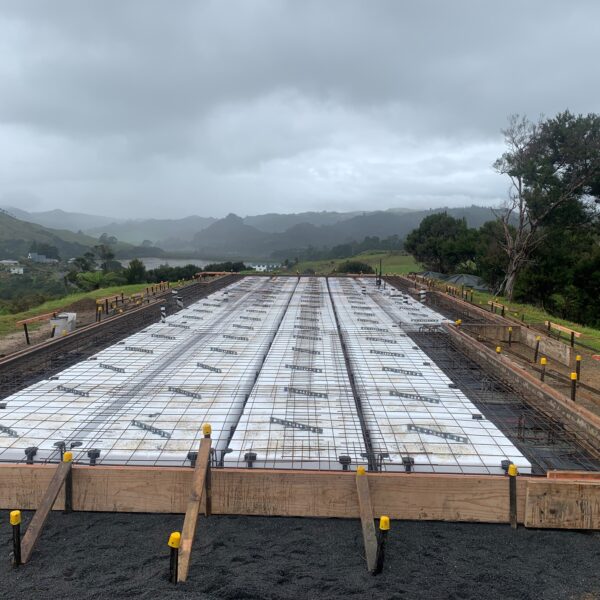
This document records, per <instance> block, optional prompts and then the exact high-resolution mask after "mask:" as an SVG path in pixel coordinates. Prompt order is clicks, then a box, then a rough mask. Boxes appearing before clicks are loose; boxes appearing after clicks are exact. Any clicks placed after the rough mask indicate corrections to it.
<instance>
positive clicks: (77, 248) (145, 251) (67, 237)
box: [0, 209, 165, 259]
mask: <svg viewBox="0 0 600 600" xmlns="http://www.w3.org/2000/svg"><path fill="white" fill-rule="evenodd" d="M23 212H24V211H23ZM32 242H39V243H44V244H50V245H51V246H55V247H56V248H58V252H59V254H60V256H61V258H74V257H76V256H81V255H82V254H84V253H85V252H87V251H88V250H91V248H93V246H95V245H97V244H98V243H99V242H98V238H94V237H92V236H89V235H85V234H81V233H74V232H73V231H67V230H66V229H51V228H49V227H42V226H41V225H38V224H37V223H30V222H28V221H22V220H21V219H17V218H15V217H14V216H13V215H11V214H9V213H8V212H6V211H4V210H2V209H0V259H6V258H8V259H18V258H23V257H25V256H27V254H28V253H29V250H30V247H31V244H32ZM113 248H114V251H115V255H116V258H133V257H142V256H158V257H162V256H164V254H165V253H164V251H163V250H162V249H160V248H141V247H137V246H134V245H132V244H127V243H124V242H118V243H117V244H115V245H114V246H113Z"/></svg>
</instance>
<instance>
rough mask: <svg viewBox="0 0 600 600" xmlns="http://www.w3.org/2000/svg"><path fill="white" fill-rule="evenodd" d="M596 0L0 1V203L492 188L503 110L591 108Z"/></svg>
mask: <svg viewBox="0 0 600 600" xmlns="http://www.w3.org/2000/svg"><path fill="white" fill-rule="evenodd" d="M599 24H600V2H597V1H596V0H590V1H585V0H577V1H567V0H564V1H562V2H556V1H552V0H528V1H527V2H524V1H523V0H503V1H501V2H500V1H491V0H490V1H481V0H471V1H467V0H454V1H448V0H438V1H434V0H419V1H418V2H417V1H416V0H415V1H412V2H408V1H400V0H389V1H385V0H362V1H352V0H319V1H310V0H290V1H287V2H286V1H283V0H268V1H267V0H264V1H263V0H215V1H214V2H210V1H201V0H190V1H187V0H177V1H173V0H164V1H158V0H156V1H154V0H137V1H126V0H94V1H89V2H88V1H86V2H82V1H81V0H52V1H51V2H50V1H48V0H39V1H36V0H15V1H11V0H0V205H13V206H19V207H20V208H24V209H26V210H46V209H51V208H63V209H65V210H77V211H82V212H91V213H97V214H110V215H114V216H119V217H146V216H155V217H158V216H161V215H165V216H169V217H182V216H185V215H187V214H192V213H193V214H201V215H206V216H209V215H212V216H222V215H224V214H226V213H228V212H236V213H238V214H240V215H246V214H257V213H262V212H268V211H276V212H297V211H301V210H325V209H333V210H356V209H376V208H389V207H409V208H417V207H430V206H446V205H448V206H462V205H465V204H471V203H477V204H496V203H498V202H500V201H501V200H502V198H503V197H504V196H505V193H506V189H507V184H506V181H504V180H503V179H502V177H500V176H499V175H496V174H495V173H494V172H493V171H492V169H491V167H490V165H491V163H492V162H493V160H494V159H495V158H496V157H497V156H498V155H499V154H500V153H501V151H502V137H501V134H500V130H501V129H502V127H504V126H505V124H506V118H507V115H509V114H511V113H521V114H527V115H529V116H530V117H533V118H537V117H538V116H539V115H540V114H545V115H548V116H550V115H553V114H554V113H556V112H557V111H560V110H563V109H565V108H569V109H571V110H572V111H574V112H600V77H598V57H599V56H600V33H599Z"/></svg>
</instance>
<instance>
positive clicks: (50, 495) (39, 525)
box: [21, 462, 72, 564]
mask: <svg viewBox="0 0 600 600" xmlns="http://www.w3.org/2000/svg"><path fill="white" fill-rule="evenodd" d="M71 466H72V463H71V462H61V463H60V465H58V468H57V469H56V471H55V472H54V476H53V477H52V479H51V481H50V485H48V487H47V488H46V493H45V494H44V497H43V498H42V501H41V502H40V505H39V507H38V509H37V510H36V511H35V514H34V515H33V518H32V519H31V522H30V523H29V527H27V531H26V532H25V535H24V536H23V542H22V544H21V562H22V563H23V564H25V563H26V562H28V561H29V559H30V557H31V553H32V552H33V548H34V547H35V544H36V543H37V541H38V539H39V538H40V535H41V533H42V529H43V528H44V524H45V523H46V519H47V518H48V515H49V514H50V511H51V510H52V506H53V505H54V502H55V500H56V498H57V496H58V494H59V492H60V490H61V488H62V487H63V484H64V482H65V480H66V479H67V476H68V475H69V473H70V472H71Z"/></svg>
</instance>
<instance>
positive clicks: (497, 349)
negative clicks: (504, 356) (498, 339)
mask: <svg viewBox="0 0 600 600" xmlns="http://www.w3.org/2000/svg"><path fill="white" fill-rule="evenodd" d="M496 352H497V353H498V354H500V353H501V352H502V348H501V347H500V346H496Z"/></svg>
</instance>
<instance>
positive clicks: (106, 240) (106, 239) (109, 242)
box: [98, 233, 119, 246]
mask: <svg viewBox="0 0 600 600" xmlns="http://www.w3.org/2000/svg"><path fill="white" fill-rule="evenodd" d="M98 241H99V242H100V243H101V244H105V245H106V246H113V245H114V244H116V243H117V242H118V241H119V240H118V239H117V238H116V237H115V236H114V235H108V233H103V234H102V235H101V236H100V237H99V238H98Z"/></svg>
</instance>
